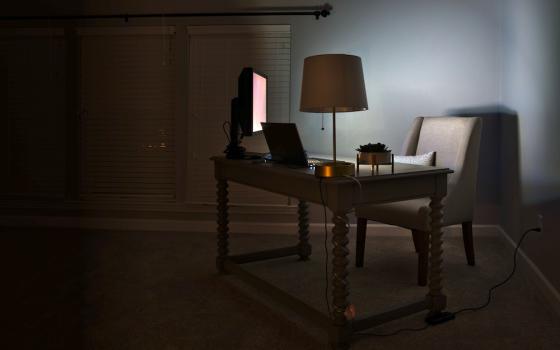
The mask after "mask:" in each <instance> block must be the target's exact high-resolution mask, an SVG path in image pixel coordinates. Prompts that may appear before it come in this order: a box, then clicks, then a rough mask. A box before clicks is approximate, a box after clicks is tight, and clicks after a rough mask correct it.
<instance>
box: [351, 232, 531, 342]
mask: <svg viewBox="0 0 560 350" xmlns="http://www.w3.org/2000/svg"><path fill="white" fill-rule="evenodd" d="M530 232H541V229H540V227H535V228H530V229H528V230H527V231H525V232H524V233H523V235H522V236H521V238H520V239H519V241H518V242H517V245H516V246H515V251H514V252H513V268H512V270H511V272H510V274H509V275H508V276H507V277H506V278H505V279H504V280H503V281H502V282H500V283H498V284H496V285H494V286H492V287H491V288H490V289H489V290H488V299H487V300H486V302H485V303H484V304H482V305H479V306H475V307H468V308H463V309H459V310H457V311H453V312H444V313H442V317H441V319H440V320H439V322H438V320H437V317H436V318H435V320H436V321H435V322H433V323H427V324H426V325H425V326H423V327H420V328H401V329H398V330H396V331H394V332H391V333H373V332H360V333H354V334H355V335H358V336H375V337H390V336H393V335H397V334H399V333H401V332H419V331H423V330H425V329H428V328H429V327H431V326H434V325H436V324H439V323H443V322H446V321H450V320H453V319H454V318H455V316H457V315H458V314H460V313H462V312H467V311H478V310H482V309H484V308H485V307H487V306H488V305H489V304H490V302H491V301H492V292H493V291H494V290H496V289H497V288H499V287H501V286H503V285H504V284H506V283H508V282H509V281H510V280H511V278H512V277H513V275H514V274H515V271H516V270H517V253H518V252H519V248H520V247H521V244H522V243H523V241H524V240H525V237H527V235H528V234H529V233H530ZM436 316H437V315H436Z"/></svg>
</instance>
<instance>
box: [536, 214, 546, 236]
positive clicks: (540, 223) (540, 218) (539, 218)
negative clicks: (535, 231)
mask: <svg viewBox="0 0 560 350" xmlns="http://www.w3.org/2000/svg"><path fill="white" fill-rule="evenodd" d="M537 226H538V228H540V229H541V232H543V231H544V228H543V215H542V214H537Z"/></svg>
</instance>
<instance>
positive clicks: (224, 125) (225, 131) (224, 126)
mask: <svg viewBox="0 0 560 350" xmlns="http://www.w3.org/2000/svg"><path fill="white" fill-rule="evenodd" d="M226 125H231V123H230V122H228V121H227V120H226V121H225V122H224V123H223V124H222V130H223V131H224V134H226V138H227V141H228V142H230V138H229V134H228V132H227V130H226Z"/></svg>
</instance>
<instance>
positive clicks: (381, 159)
mask: <svg viewBox="0 0 560 350" xmlns="http://www.w3.org/2000/svg"><path fill="white" fill-rule="evenodd" d="M356 151H358V152H360V153H359V154H358V161H359V163H360V164H371V165H377V164H389V163H391V150H390V149H388V148H387V146H386V145H384V144H382V143H380V142H378V143H375V144H374V143H368V144H367V145H360V147H358V148H356Z"/></svg>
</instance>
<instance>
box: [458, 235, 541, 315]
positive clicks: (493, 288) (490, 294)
mask: <svg viewBox="0 0 560 350" xmlns="http://www.w3.org/2000/svg"><path fill="white" fill-rule="evenodd" d="M532 231H534V232H541V228H540V227H535V228H530V229H528V230H527V231H525V232H524V233H523V235H522V236H521V238H520V239H519V242H518V243H517V246H516V247H515V251H514V252H513V269H512V270H511V272H510V274H509V276H507V277H506V279H505V280H503V281H502V282H500V283H498V284H496V285H494V286H492V288H490V289H489V290H488V299H487V300H486V302H485V303H484V304H482V305H479V306H475V307H467V308H464V309H460V310H458V311H455V312H453V315H455V316H456V315H458V314H460V313H462V312H466V311H478V310H482V309H484V308H485V307H487V306H488V305H489V304H490V301H492V292H493V291H494V290H495V289H496V288H498V287H501V286H503V285H504V284H506V283H508V282H509V280H511V278H512V277H513V275H514V273H515V270H516V269H517V252H518V251H519V247H521V243H523V240H524V239H525V237H526V236H527V235H528V234H529V232H532Z"/></svg>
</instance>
